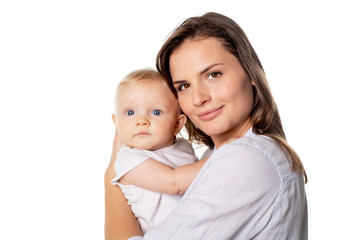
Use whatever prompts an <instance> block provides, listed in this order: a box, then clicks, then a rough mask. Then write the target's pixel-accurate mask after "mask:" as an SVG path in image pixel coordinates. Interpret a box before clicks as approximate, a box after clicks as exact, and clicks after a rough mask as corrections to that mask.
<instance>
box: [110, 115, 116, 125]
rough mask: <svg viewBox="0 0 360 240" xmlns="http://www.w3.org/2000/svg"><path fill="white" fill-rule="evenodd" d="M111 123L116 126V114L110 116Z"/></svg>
mask: <svg viewBox="0 0 360 240" xmlns="http://www.w3.org/2000/svg"><path fill="white" fill-rule="evenodd" d="M111 118H112V121H113V123H114V124H115V125H116V114H115V113H113V115H111Z"/></svg>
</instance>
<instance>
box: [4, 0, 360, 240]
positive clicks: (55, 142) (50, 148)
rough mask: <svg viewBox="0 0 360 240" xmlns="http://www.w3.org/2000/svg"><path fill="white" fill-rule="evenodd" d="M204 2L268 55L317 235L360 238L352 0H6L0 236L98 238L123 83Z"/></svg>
mask: <svg viewBox="0 0 360 240" xmlns="http://www.w3.org/2000/svg"><path fill="white" fill-rule="evenodd" d="M208 11H215V12H219V13H222V14H225V15H227V16H229V17H231V18H232V19H234V20H235V21H236V22H237V23H239V25H240V26H241V27H242V28H243V29H244V31H245V32H246V33H247V35H248V37H249V38H250V41H251V42H252V44H253V46H254V48H255V50H256V51H257V53H258V55H259V57H260V59H261V61H262V63H263V66H264V68H265V71H266V73H267V76H268V80H269V83H270V87H271V89H272V91H273V95H274V97H275V100H276V102H277V104H278V107H279V109H280V114H281V117H282V120H283V125H284V128H285V132H286V134H287V137H288V141H289V143H290V144H291V145H292V146H293V147H294V148H295V149H296V150H297V152H298V153H299V155H300V156H301V158H302V160H303V163H304V165H305V168H306V170H307V173H308V176H309V183H308V184H307V185H306V191H307V195H308V206H309V239H360V233H359V231H357V225H358V216H359V214H360V211H359V210H360V207H359V202H360V197H359V194H358V193H359V190H358V189H359V187H358V185H359V183H360V181H359V175H358V172H359V166H360V164H359V160H360V157H359V155H358V151H357V149H358V148H359V147H358V143H359V141H358V136H359V134H360V132H359V128H358V126H357V125H358V123H359V122H360V117H359V107H358V106H357V105H358V104H359V102H360V101H359V100H360V98H359V93H358V92H359V85H358V82H359V80H360V77H359V66H358V65H359V56H360V48H359V43H360V37H359V29H360V27H359V23H360V14H359V12H360V7H359V3H358V1H356V0H353V1H351V0H345V1H344V0H339V1H316V0H315V1H265V0H263V1H260V0H258V1H235V0H234V1H226V0H224V1H209V0H207V1H205V0H204V1H187V0H186V1H176V2H175V1H174V2H169V1H133V2H130V1H114V0H113V1H81V0H73V1H66V0H65V1H39V0H35V1H16V0H14V1H1V2H0V113H1V117H0V186H1V188H0V189H1V197H0V229H1V230H0V239H103V224H104V191H103V174H104V171H105V168H106V166H107V164H108V161H109V158H110V152H111V146H112V139H113V134H114V126H113V124H112V121H111V114H112V113H113V97H114V91H115V87H116V85H117V83H118V82H119V81H120V79H121V78H122V77H123V76H124V75H126V74H127V73H128V72H129V71H131V70H134V69H138V68H144V67H155V57H156V54H157V51H158V50H159V49H160V47H161V45H162V43H163V42H164V41H165V39H166V37H167V36H168V34H169V33H170V32H171V30H173V29H174V28H175V27H176V26H177V25H178V24H179V23H180V22H182V20H184V19H185V18H187V17H191V16H194V15H201V14H203V13H205V12H208Z"/></svg>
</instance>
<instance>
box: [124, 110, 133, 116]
mask: <svg viewBox="0 0 360 240" xmlns="http://www.w3.org/2000/svg"><path fill="white" fill-rule="evenodd" d="M125 114H126V115H128V116H131V115H134V114H135V112H134V111H133V110H127V111H126V112H125Z"/></svg>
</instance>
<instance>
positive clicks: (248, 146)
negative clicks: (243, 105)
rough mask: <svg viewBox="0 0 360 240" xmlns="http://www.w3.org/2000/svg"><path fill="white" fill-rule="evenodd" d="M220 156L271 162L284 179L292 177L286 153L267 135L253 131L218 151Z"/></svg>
mask: <svg viewBox="0 0 360 240" xmlns="http://www.w3.org/2000/svg"><path fill="white" fill-rule="evenodd" d="M215 152H217V154H218V155H224V153H226V155H227V156H229V157H231V156H233V157H235V156H237V158H239V159H242V160H243V161H255V160H257V162H264V163H268V162H271V163H272V164H273V165H274V167H276V169H277V171H278V173H279V175H280V176H281V177H282V178H283V177H286V176H287V175H292V174H293V173H292V171H291V167H290V164H289V160H288V157H287V155H286V154H285V152H284V151H283V150H282V148H281V147H280V145H278V143H276V141H275V140H274V139H272V138H270V137H268V136H265V135H258V134H255V133H253V132H252V131H251V129H250V130H249V131H248V132H247V133H246V134H245V135H244V136H243V137H241V138H239V139H236V140H234V141H233V142H230V143H228V144H225V145H223V146H221V147H220V148H219V149H217V150H216V151H215Z"/></svg>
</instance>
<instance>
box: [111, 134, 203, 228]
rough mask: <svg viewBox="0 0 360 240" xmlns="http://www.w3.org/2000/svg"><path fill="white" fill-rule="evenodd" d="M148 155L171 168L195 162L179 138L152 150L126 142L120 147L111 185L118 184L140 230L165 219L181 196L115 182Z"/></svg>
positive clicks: (190, 148)
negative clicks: (166, 145)
mask: <svg viewBox="0 0 360 240" xmlns="http://www.w3.org/2000/svg"><path fill="white" fill-rule="evenodd" d="M149 158H152V159H154V160H157V161H159V162H162V163H165V164H167V165H169V166H170V167H172V168H177V167H179V166H181V165H186V164H191V163H194V162H196V161H198V159H197V157H196V155H195V153H194V150H193V148H192V146H191V144H190V143H189V142H188V141H186V140H185V139H181V138H180V139H177V140H176V142H175V143H174V144H172V145H171V146H168V147H165V148H160V149H157V150H154V151H148V150H139V149H136V148H130V147H128V146H126V145H123V146H122V147H121V148H120V151H119V153H118V154H117V159H116V162H115V172H116V177H115V178H114V179H113V180H112V184H114V185H118V186H120V188H121V190H122V192H123V193H124V195H125V197H126V199H127V200H128V203H129V205H130V206H131V209H132V211H133V213H134V214H135V216H136V217H137V218H138V220H139V223H140V226H141V229H142V231H143V232H144V233H145V232H147V231H148V230H149V229H151V228H153V227H154V226H156V225H158V224H159V223H161V222H162V221H163V220H165V219H166V218H167V216H168V215H169V214H170V212H171V211H172V210H173V208H174V207H176V205H177V203H178V202H179V201H180V199H181V197H182V195H171V194H166V193H159V192H153V191H150V190H147V189H144V188H140V187H137V186H134V185H124V184H121V183H120V182H118V180H119V179H120V178H121V177H122V176H124V175H125V174H126V173H128V172H129V171H131V170H132V169H134V168H135V167H136V166H138V165H139V164H141V163H142V162H144V161H146V160H147V159H149Z"/></svg>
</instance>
